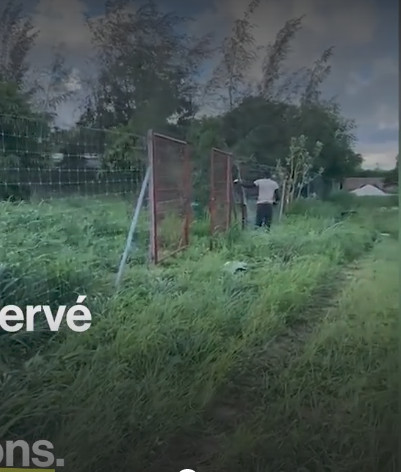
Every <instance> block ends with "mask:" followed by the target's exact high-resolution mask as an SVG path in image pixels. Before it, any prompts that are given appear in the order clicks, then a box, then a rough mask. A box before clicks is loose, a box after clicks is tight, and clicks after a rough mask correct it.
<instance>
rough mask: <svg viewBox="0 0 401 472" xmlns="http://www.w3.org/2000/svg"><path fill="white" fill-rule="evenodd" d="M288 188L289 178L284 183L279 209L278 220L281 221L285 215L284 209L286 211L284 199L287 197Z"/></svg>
mask: <svg viewBox="0 0 401 472" xmlns="http://www.w3.org/2000/svg"><path fill="white" fill-rule="evenodd" d="M286 189H287V179H284V183H283V191H282V195H281V201H280V210H279V215H278V221H279V222H280V221H281V218H282V216H283V211H284V199H285V198H286Z"/></svg>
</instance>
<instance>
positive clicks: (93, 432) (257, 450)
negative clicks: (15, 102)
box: [0, 200, 399, 472]
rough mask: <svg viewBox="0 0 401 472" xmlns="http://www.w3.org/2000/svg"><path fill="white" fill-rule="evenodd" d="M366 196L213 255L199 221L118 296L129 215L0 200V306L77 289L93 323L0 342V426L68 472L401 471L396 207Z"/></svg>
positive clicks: (226, 242) (124, 210) (224, 242)
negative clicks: (232, 265) (187, 471)
mask: <svg viewBox="0 0 401 472" xmlns="http://www.w3.org/2000/svg"><path fill="white" fill-rule="evenodd" d="M360 202H361V200H360V201H359V202H358V203H357V202H356V200H355V201H352V202H350V201H347V202H345V201H340V200H337V201H335V202H331V203H324V202H314V203H313V204H311V205H305V204H302V205H301V204H299V205H297V207H294V208H293V211H292V213H291V214H289V215H288V217H287V218H286V219H285V221H284V222H283V223H282V224H281V225H280V226H276V227H274V228H273V230H272V232H271V234H269V235H267V234H265V233H263V232H258V231H247V232H241V231H239V230H237V229H235V228H234V229H233V230H232V231H231V232H230V233H229V234H228V235H227V236H226V237H225V238H220V239H219V240H218V241H217V249H216V250H215V251H213V252H209V251H208V237H207V227H208V224H207V221H198V222H196V223H195V224H194V227H193V231H192V233H193V238H192V244H191V247H190V248H189V250H188V251H186V252H185V253H182V254H180V255H179V257H177V258H175V259H174V260H171V261H170V262H169V264H168V265H165V266H163V267H158V268H156V269H148V268H147V267H146V266H145V265H143V264H141V262H142V261H141V259H140V258H139V259H137V260H135V259H134V260H132V261H131V263H130V265H129V267H128V268H127V271H126V276H125V280H124V283H123V286H122V288H121V290H120V291H119V292H118V293H117V294H116V293H114V290H113V279H114V276H115V271H116V268H117V265H118V262H119V257H120V255H121V251H122V249H123V246H124V242H125V237H126V232H127V229H128V225H129V220H130V215H131V211H132V209H130V208H128V207H127V206H126V205H124V204H119V203H116V202H112V203H104V202H103V203H102V204H99V203H92V204H90V203H89V202H86V204H85V203H81V204H79V205H77V206H73V205H72V204H71V202H64V203H58V204H51V205H49V204H43V205H40V206H39V205H29V204H25V205H20V206H15V205H12V204H8V203H5V204H2V205H1V206H0V212H1V219H0V225H1V228H0V229H1V243H2V244H1V249H0V254H1V263H2V274H1V279H0V289H1V297H2V304H8V303H16V302H17V303H18V304H20V305H21V306H24V305H26V304H28V303H38V304H46V303H50V304H52V305H57V304H60V303H72V304H73V303H74V302H75V300H76V297H77V294H78V293H79V294H86V295H87V297H88V306H90V308H91V311H92V314H93V318H94V322H93V326H92V328H91V329H90V330H89V331H88V332H86V333H83V334H76V333H70V332H67V331H62V332H60V333H57V335H50V334H49V333H47V332H46V331H44V330H43V331H39V332H35V333H24V332H21V333H17V334H14V335H9V334H7V335H5V334H3V335H0V362H1V364H0V369H1V371H2V376H1V383H0V404H1V406H2V408H1V410H0V437H1V438H6V439H14V438H18V437H24V438H39V437H41V438H48V439H49V440H51V441H52V442H53V443H54V444H55V446H56V451H57V455H58V456H59V457H64V458H65V461H66V467H65V468H64V470H66V471H74V472H81V471H82V472H84V471H85V472H92V471H93V472H95V471H96V472H103V471H110V470H117V466H116V464H118V470H150V471H153V470H155V471H156V470H172V471H174V470H177V472H178V471H179V470H181V469H184V468H192V469H194V470H196V472H200V471H208V472H209V471H214V470H216V471H217V470H219V471H225V470H227V471H228V470H230V471H232V470H238V471H248V470H249V471H263V472H269V471H272V472H273V471H274V472H276V471H285V472H286V471H287V470H288V471H294V470H298V471H333V472H334V471H336V472H337V471H357V470H358V471H360V470H363V471H366V472H370V471H372V472H373V471H377V470H381V471H395V470H397V468H396V464H395V462H394V461H395V450H396V444H395V441H396V440H395V425H394V422H395V413H394V412H395V408H396V396H397V395H396V391H397V387H398V386H397V378H396V374H397V372H398V371H397V354H396V353H397V346H396V331H395V329H394V326H395V323H396V315H397V306H398V291H399V286H398V277H397V274H398V272H397V270H398V266H397V262H396V261H397V249H398V246H397V243H396V240H397V238H398V220H397V216H398V208H397V209H395V210H394V209H391V208H390V206H391V205H393V203H391V202H389V203H388V205H389V207H388V208H385V209H382V208H379V206H378V204H377V203H375V202H371V201H368V200H364V202H365V203H364V204H362V203H360ZM380 205H383V201H381V202H380ZM350 206H354V207H355V208H356V210H357V213H356V214H355V215H351V216H349V217H347V218H340V213H341V211H342V210H344V209H345V208H349V207H350ZM383 233H385V234H383ZM140 236H141V238H143V240H144V238H145V235H140ZM143 242H144V241H143ZM233 260H238V261H245V262H247V264H248V270H247V271H246V272H245V273H242V274H237V275H232V274H230V273H228V272H226V271H225V270H224V264H225V262H227V261H233Z"/></svg>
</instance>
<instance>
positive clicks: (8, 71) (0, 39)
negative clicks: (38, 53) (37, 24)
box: [0, 0, 38, 88]
mask: <svg viewBox="0 0 401 472" xmlns="http://www.w3.org/2000/svg"><path fill="white" fill-rule="evenodd" d="M22 11H23V7H22V4H21V3H16V2H15V1H14V0H9V1H8V2H7V3H6V4H5V5H4V6H3V8H2V10H1V11H0V80H2V81H5V82H14V83H15V84H17V85H18V87H19V88H22V87H23V85H24V79H25V74H26V72H27V70H28V64H27V57H28V54H29V52H30V50H31V48H32V46H33V45H34V43H35V39H36V36H37V34H38V32H37V31H36V30H35V29H34V27H33V25H32V22H31V19H30V18H29V17H26V16H23V15H22Z"/></svg>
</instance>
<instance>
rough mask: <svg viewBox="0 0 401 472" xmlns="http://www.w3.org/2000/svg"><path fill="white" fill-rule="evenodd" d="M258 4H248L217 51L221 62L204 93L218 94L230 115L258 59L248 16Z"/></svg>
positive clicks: (249, 16)
mask: <svg viewBox="0 0 401 472" xmlns="http://www.w3.org/2000/svg"><path fill="white" fill-rule="evenodd" d="M259 3H260V0H251V2H250V3H249V4H248V6H247V8H246V10H245V12H244V14H243V17H242V18H239V19H237V20H235V22H234V24H233V27H232V30H231V34H230V35H229V36H227V37H225V38H224V40H223V43H222V45H221V47H220V48H219V49H218V51H219V53H220V56H221V59H220V61H219V63H218V65H217V67H216V68H215V70H214V72H213V75H212V78H211V80H210V81H209V83H208V84H207V87H206V90H207V93H211V94H212V95H216V94H217V95H218V96H219V98H222V99H223V101H225V102H227V103H228V110H230V111H231V110H233V108H234V106H235V105H236V104H238V101H239V100H240V99H241V97H243V94H244V92H245V90H246V88H247V72H248V71H249V68H250V67H251V66H252V65H253V63H254V62H255V60H256V59H257V47H256V43H255V37H254V36H253V33H252V29H253V24H252V23H251V15H252V14H253V13H254V11H255V10H256V8H257V7H258V6H259ZM223 91H224V92H223ZM225 93H226V94H227V96H226V95H225Z"/></svg>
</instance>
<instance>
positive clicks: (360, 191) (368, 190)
mask: <svg viewBox="0 0 401 472" xmlns="http://www.w3.org/2000/svg"><path fill="white" fill-rule="evenodd" d="M351 193H353V194H354V195H357V196H360V197H363V196H372V197H373V196H378V197H379V196H380V197H381V196H386V195H387V194H386V192H384V191H383V190H381V189H380V188H379V187H377V186H376V185H370V184H367V185H362V187H359V188H357V189H355V190H351Z"/></svg>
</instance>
